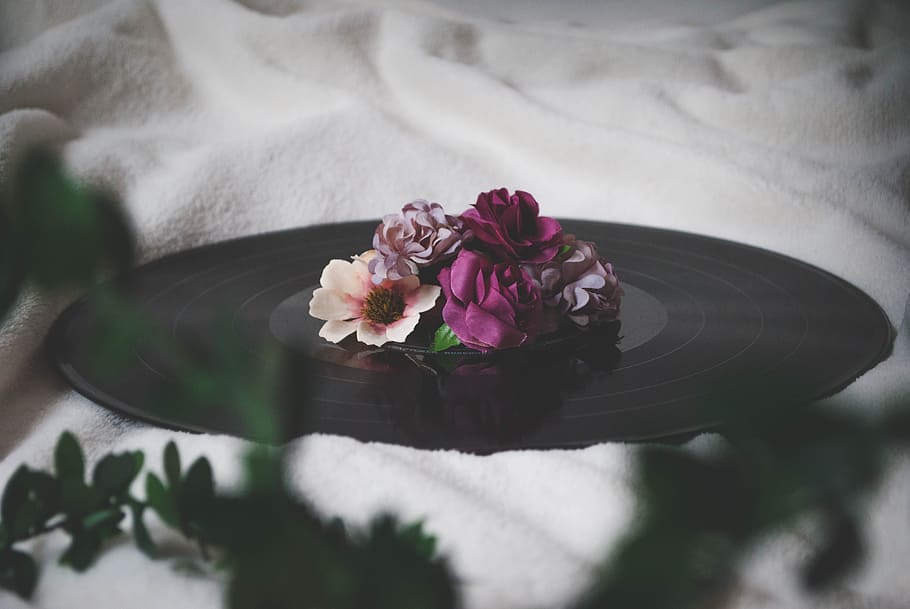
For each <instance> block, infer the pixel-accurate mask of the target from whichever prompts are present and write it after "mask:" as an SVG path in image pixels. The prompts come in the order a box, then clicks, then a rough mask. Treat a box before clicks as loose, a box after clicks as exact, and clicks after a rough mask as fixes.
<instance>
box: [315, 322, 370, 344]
mask: <svg viewBox="0 0 910 609" xmlns="http://www.w3.org/2000/svg"><path fill="white" fill-rule="evenodd" d="M359 323H360V320H358V319H352V320H351V321H339V320H331V321H327V322H325V323H324V324H322V328H320V329H319V336H321V337H322V338H324V339H326V340H327V341H329V342H331V343H338V342H341V341H342V340H344V339H345V338H346V337H347V336H349V335H350V334H351V333H352V332H354V331H355V330H357V324H359Z"/></svg>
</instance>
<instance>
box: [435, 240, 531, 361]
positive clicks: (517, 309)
mask: <svg viewBox="0 0 910 609" xmlns="http://www.w3.org/2000/svg"><path fill="white" fill-rule="evenodd" d="M439 283H440V285H441V286H442V291H443V293H444V294H445V297H446V303H445V306H444V307H443V309H442V318H443V320H445V322H446V323H447V324H449V327H450V328H452V331H453V332H455V335H456V336H457V337H458V338H459V339H460V340H461V342H462V343H463V344H465V345H467V346H468V347H471V348H474V349H479V350H480V351H489V350H491V349H508V348H509V347H518V346H520V345H523V344H524V343H526V342H528V341H529V340H533V339H534V337H535V336H537V334H538V332H539V329H540V322H541V313H542V310H543V301H542V300H541V298H540V288H539V287H538V285H537V284H536V283H535V282H534V280H533V279H531V277H530V276H529V275H528V274H527V273H525V272H524V271H523V270H522V269H521V267H519V266H518V265H517V264H511V263H507V262H501V263H498V264H494V263H493V262H492V261H491V260H490V259H489V258H488V257H486V256H484V255H483V254H480V253H478V252H472V251H470V250H465V249H463V250H461V252H459V254H458V257H457V258H455V262H453V263H452V266H450V267H446V268H444V269H442V270H441V271H440V272H439Z"/></svg>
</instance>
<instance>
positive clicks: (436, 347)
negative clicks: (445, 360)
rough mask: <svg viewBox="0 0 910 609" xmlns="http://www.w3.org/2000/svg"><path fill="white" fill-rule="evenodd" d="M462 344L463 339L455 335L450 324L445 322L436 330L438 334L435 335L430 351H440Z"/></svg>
mask: <svg viewBox="0 0 910 609" xmlns="http://www.w3.org/2000/svg"><path fill="white" fill-rule="evenodd" d="M460 344H461V341H460V340H458V337H457V336H455V332H454V331H453V330H452V328H450V327H449V324H446V323H444V324H442V325H441V326H439V328H438V329H437V330H436V334H435V335H434V336H433V343H432V344H431V345H430V351H433V352H435V353H438V352H440V351H445V350H446V349H451V348H452V347H457V346H458V345H460Z"/></svg>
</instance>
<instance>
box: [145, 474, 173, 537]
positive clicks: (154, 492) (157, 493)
mask: <svg viewBox="0 0 910 609" xmlns="http://www.w3.org/2000/svg"><path fill="white" fill-rule="evenodd" d="M145 498H146V501H148V504H149V506H150V507H151V508H152V509H153V510H155V512H156V513H157V514H158V516H159V517H160V518H161V520H163V521H164V522H165V523H166V524H167V525H169V526H171V527H173V528H177V527H179V526H180V518H179V514H178V511H177V502H176V500H175V499H174V496H173V495H172V494H171V493H170V492H169V491H168V490H167V489H166V488H165V487H164V484H163V483H162V482H161V480H160V479H159V478H158V476H156V475H155V474H153V473H149V474H148V475H146V477H145Z"/></svg>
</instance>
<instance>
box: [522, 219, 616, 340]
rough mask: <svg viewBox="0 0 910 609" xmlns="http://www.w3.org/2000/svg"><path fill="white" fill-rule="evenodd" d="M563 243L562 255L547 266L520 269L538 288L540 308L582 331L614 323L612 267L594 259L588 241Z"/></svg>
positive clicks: (613, 277) (570, 240)
mask: <svg viewBox="0 0 910 609" xmlns="http://www.w3.org/2000/svg"><path fill="white" fill-rule="evenodd" d="M564 243H565V245H564V247H563V251H561V252H560V254H559V255H558V256H557V257H556V258H554V259H553V260H551V261H550V262H547V263H545V264H542V265H526V266H525V267H524V268H525V270H526V271H527V272H528V273H529V274H530V275H531V276H532V277H533V278H534V279H535V280H536V281H537V282H538V283H539V284H540V290H541V295H542V297H543V302H544V305H546V306H547V307H550V308H553V309H557V310H558V311H559V312H560V313H562V314H563V315H565V316H566V317H568V318H569V319H570V320H571V321H572V322H573V323H574V324H575V325H577V326H579V327H582V328H586V327H588V326H590V325H592V324H594V323H597V322H599V321H604V320H611V319H616V318H617V317H618V316H619V308H620V303H621V301H622V287H621V286H620V285H619V279H617V277H616V274H615V273H614V272H613V265H612V264H610V263H609V262H607V261H606V260H604V259H603V258H601V257H600V256H599V255H598V253H597V247H596V246H595V245H594V244H593V243H591V242H590V241H581V240H577V239H575V237H573V236H571V235H567V236H566V238H565V241H564ZM566 246H567V247H566ZM548 329H550V328H548Z"/></svg>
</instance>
